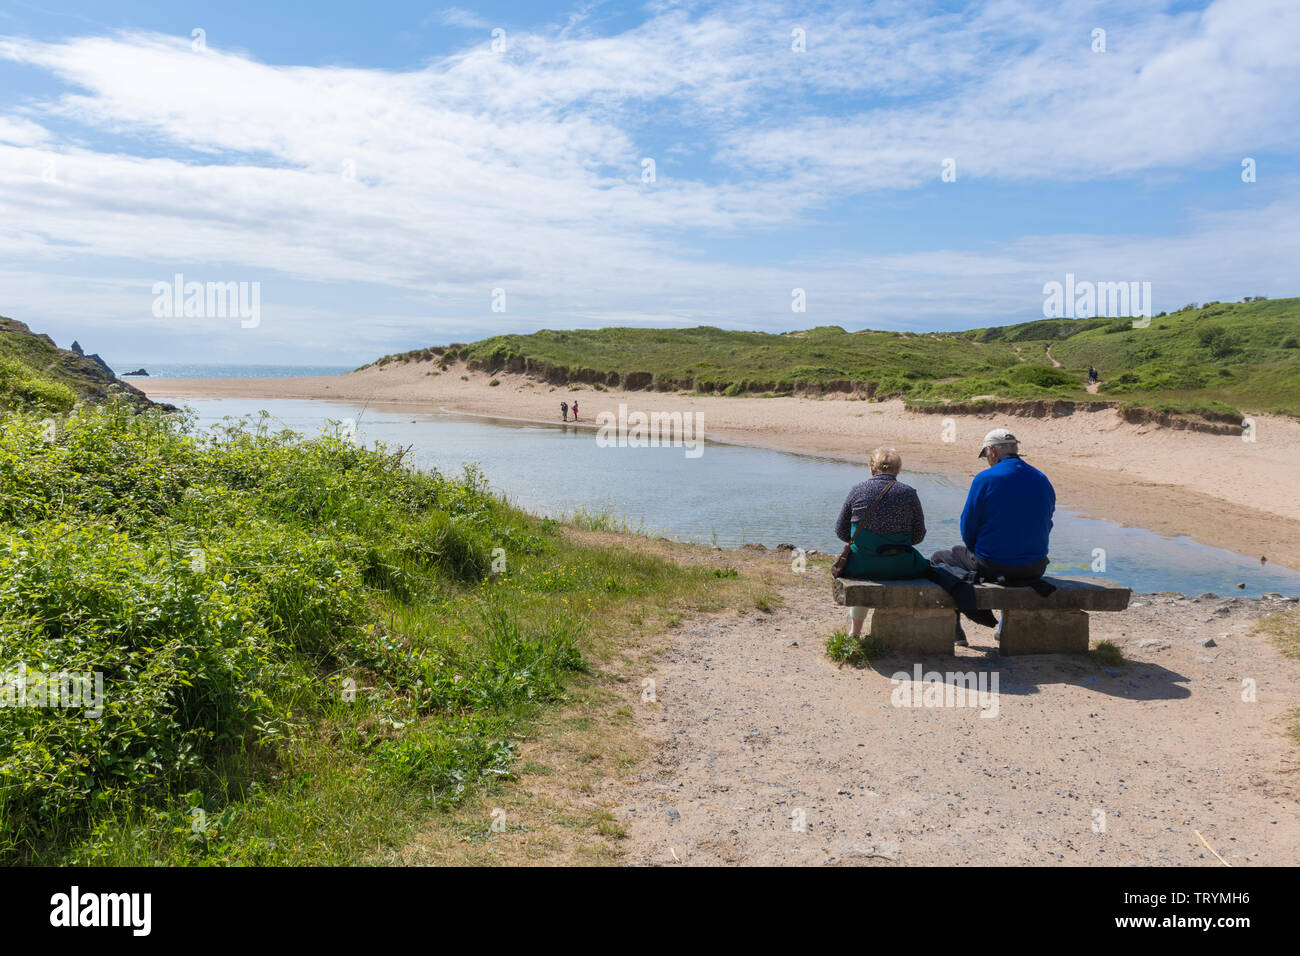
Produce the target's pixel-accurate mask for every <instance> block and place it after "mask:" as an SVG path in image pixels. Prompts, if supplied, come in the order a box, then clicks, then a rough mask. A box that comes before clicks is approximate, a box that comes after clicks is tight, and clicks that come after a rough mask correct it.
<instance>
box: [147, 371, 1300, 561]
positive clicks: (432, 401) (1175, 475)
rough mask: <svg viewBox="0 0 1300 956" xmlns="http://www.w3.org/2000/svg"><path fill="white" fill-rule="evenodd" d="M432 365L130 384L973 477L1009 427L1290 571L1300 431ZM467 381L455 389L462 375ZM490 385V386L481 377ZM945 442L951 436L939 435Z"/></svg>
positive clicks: (1120, 489)
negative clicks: (651, 437)
mask: <svg viewBox="0 0 1300 956" xmlns="http://www.w3.org/2000/svg"><path fill="white" fill-rule="evenodd" d="M436 369H437V367H436V366H435V365H433V364H432V363H411V364H409V365H404V366H393V367H390V368H386V369H369V370H367V371H364V372H357V373H352V374H349V375H339V376H332V377H328V378H301V379H252V378H248V379H206V380H205V379H172V380H167V379H133V380H132V381H133V382H134V383H135V384H136V385H138V386H139V387H140V388H142V389H144V390H145V391H146V392H147V393H148V394H149V395H150V396H152V397H155V398H168V399H173V400H175V399H184V398H187V397H193V398H202V397H211V398H221V397H232V398H322V399H330V400H337V401H348V402H360V403H364V404H370V405H390V406H393V407H403V408H408V409H412V410H420V411H437V410H438V409H440V408H447V409H450V410H455V411H462V412H468V413H476V414H485V415H493V416H498V417H503V418H517V419H522V420H530V421H546V422H551V421H558V419H559V403H560V400H561V399H569V400H572V398H573V397H575V396H576V397H578V399H579V401H580V403H581V406H582V418H583V420H584V421H585V422H588V423H591V422H593V421H594V419H595V417H596V415H597V413H599V412H600V411H603V410H609V411H614V410H616V409H617V407H618V405H619V403H620V402H626V403H627V405H628V407H629V408H630V409H633V410H642V411H684V412H685V411H690V412H694V413H696V414H701V415H703V420H704V424H705V432H706V434H707V435H708V436H709V437H711V438H718V439H723V440H729V441H737V442H742V443H749V444H757V445H765V446H768V447H773V448H781V449H786V450H793V451H805V452H813V453H817V454H827V455H835V456H837V457H843V458H851V459H862V458H864V457H865V456H866V455H867V454H868V453H869V452H870V450H871V448H873V447H875V446H877V445H880V444H892V445H894V446H896V447H897V448H898V450H899V451H900V452H901V453H902V455H903V459H904V467H905V468H911V469H926V470H934V471H943V472H948V473H950V474H955V475H965V476H969V475H973V474H974V473H975V472H976V471H977V470H978V466H979V461H978V459H977V458H976V452H977V450H978V448H979V442H980V439H981V438H982V437H983V435H984V433H985V432H986V431H988V430H989V429H990V428H993V427H995V425H998V424H1009V425H1010V426H1011V427H1012V428H1013V430H1014V431H1015V432H1016V434H1017V435H1018V436H1019V438H1020V439H1021V442H1022V445H1023V451H1024V453H1025V455H1026V457H1027V458H1029V459H1030V460H1031V461H1033V462H1035V463H1036V464H1038V465H1039V467H1042V468H1043V469H1044V470H1045V471H1047V473H1048V474H1049V475H1050V476H1051V478H1052V481H1053V483H1054V484H1055V485H1056V488H1057V491H1058V498H1059V500H1060V501H1061V504H1062V505H1063V506H1064V507H1068V508H1071V509H1072V510H1076V511H1080V512H1083V513H1085V514H1091V515H1095V516H1098V517H1105V518H1109V519H1111V520H1114V521H1119V522H1121V523H1125V524H1131V525H1137V526H1141V527H1146V528H1150V529H1152V530H1155V531H1162V532H1167V533H1182V534H1191V535H1193V536H1195V537H1196V538H1197V539H1198V540H1201V541H1203V542H1206V543H1210V544H1216V545H1219V546H1221V547H1225V548H1228V549H1230V550H1233V551H1237V552H1239V553H1242V554H1249V555H1252V556H1259V555H1263V556H1267V557H1268V559H1269V560H1270V561H1274V562H1276V563H1279V564H1283V565H1287V566H1289V567H1294V568H1300V481H1297V480H1296V475H1297V474H1300V423H1298V422H1294V421H1291V420H1289V419H1285V418H1277V417H1269V416H1262V415H1261V416H1257V417H1256V421H1257V424H1256V429H1255V435H1256V438H1257V440H1256V441H1254V442H1243V441H1242V440H1241V439H1240V438H1238V437H1235V436H1222V435H1207V434H1204V433H1200V432H1190V431H1174V430H1172V429H1167V428H1160V427H1158V426H1154V425H1144V426H1137V425H1130V424H1127V423H1125V422H1124V421H1122V420H1121V419H1120V418H1119V416H1118V415H1116V414H1115V413H1114V412H1113V411H1100V412H1091V413H1086V414H1084V413H1081V414H1075V415H1070V416H1066V417H1064V418H1043V419H1039V418H1007V417H998V416H992V415H956V416H951V422H952V424H951V427H948V428H945V419H944V418H943V416H940V415H923V414H917V413H912V412H907V411H906V410H905V409H904V408H903V406H902V403H901V402H898V401H889V402H878V403H875V402H862V401H848V400H844V399H823V400H818V399H811V398H793V397H792V398H722V397H714V396H693V395H684V394H673V393H664V392H620V391H617V390H611V391H608V392H597V391H594V390H592V389H590V388H578V389H569V388H566V389H562V390H561V389H552V388H551V386H548V385H546V384H545V383H542V382H532V381H530V380H529V379H527V378H526V377H525V376H523V375H508V374H505V373H498V374H497V375H495V376H489V375H486V374H483V373H474V372H466V371H465V370H464V368H463V367H461V366H454V367H453V368H452V369H451V370H450V371H448V372H445V373H442V374H439V375H430V374H429V373H430V372H431V371H436ZM462 375H464V376H466V378H467V379H468V380H467V381H462V380H461V376H462ZM493 378H496V379H498V380H499V383H500V384H499V385H498V386H496V387H492V386H490V385H489V384H488V382H489V381H490V380H491V379H493ZM947 438H951V439H953V440H952V441H947V440H945V439H947Z"/></svg>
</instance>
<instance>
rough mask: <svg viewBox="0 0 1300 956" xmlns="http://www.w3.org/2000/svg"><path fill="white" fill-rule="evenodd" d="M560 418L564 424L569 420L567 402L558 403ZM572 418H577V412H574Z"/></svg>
mask: <svg viewBox="0 0 1300 956" xmlns="http://www.w3.org/2000/svg"><path fill="white" fill-rule="evenodd" d="M560 417H561V418H563V419H564V420H565V421H566V422H567V421H568V420H569V403H568V402H560ZM574 417H577V412H576V411H575V412H574Z"/></svg>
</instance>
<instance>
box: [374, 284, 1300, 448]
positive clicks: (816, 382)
mask: <svg viewBox="0 0 1300 956" xmlns="http://www.w3.org/2000/svg"><path fill="white" fill-rule="evenodd" d="M1049 349H1050V352H1049ZM461 360H463V361H465V362H467V363H469V364H470V365H471V366H472V367H476V368H481V369H485V370H488V371H496V370H500V369H505V370H509V371H517V372H527V373H529V374H532V375H535V376H537V377H538V378H541V379H545V380H548V381H552V382H555V383H557V384H558V383H567V384H574V383H588V384H591V385H592V386H593V387H596V388H605V387H620V388H648V389H660V390H687V391H695V392H703V393H720V394H724V395H742V394H743V395H780V394H792V393H810V394H826V393H851V394H854V395H856V396H858V397H863V398H886V397H902V398H905V399H906V400H907V401H908V402H909V403H914V404H917V405H918V406H923V405H926V404H934V403H939V402H968V401H970V400H971V399H974V398H976V397H978V396H989V397H991V398H992V399H1010V400H1020V401H1025V400H1042V399H1051V400H1065V401H1072V402H1080V403H1086V402H1097V401H1113V402H1118V403H1120V404H1122V405H1127V406H1131V407H1136V408H1141V409H1146V410H1149V411H1150V412H1152V413H1154V414H1155V415H1157V416H1158V415H1162V414H1163V415H1168V414H1175V415H1199V416H1203V417H1205V418H1207V419H1209V420H1211V421H1223V420H1224V419H1232V420H1234V421H1236V422H1238V423H1239V422H1240V418H1241V414H1242V413H1241V411H1240V410H1241V409H1242V408H1247V409H1250V410H1254V411H1264V412H1275V413H1278V414H1285V415H1300V299H1278V300H1273V301H1266V300H1259V301H1256V300H1254V299H1253V298H1252V300H1251V301H1249V302H1239V303H1220V302H1213V303H1207V304H1205V305H1203V306H1188V307H1186V308H1184V309H1181V310H1179V311H1178V312H1175V313H1172V314H1164V313H1162V314H1160V315H1158V316H1155V317H1154V318H1152V319H1151V320H1150V323H1149V324H1148V325H1146V326H1145V327H1140V328H1134V327H1133V321H1132V320H1131V319H1111V318H1090V319H1077V320H1076V319H1047V320H1039V321H1034V322H1022V323H1018V324H1013V325H1006V326H998V327H994V328H987V329H975V330H972V331H969V332H934V333H924V334H918V333H909V332H876V331H870V330H864V331H859V332H846V331H845V330H844V329H842V328H839V327H838V326H826V327H820V328H815V329H809V330H807V331H800V332H789V333H785V334H769V333H762V332H739V331H729V330H724V329H716V328H709V327H700V328H692V329H626V328H611V329H593V330H575V331H569V332H563V331H550V330H543V331H541V332H536V333H533V334H531V335H499V336H494V337H492V338H488V339H483V340H482V341H479V342H474V343H472V344H459V343H457V344H453V345H450V346H438V347H430V348H426V349H419V350H415V351H412V352H406V353H402V354H400V355H392V356H385V357H384V358H382V359H380V360H379V361H378V362H376V363H374V364H375V365H379V366H383V365H388V364H391V363H394V362H412V361H417V362H429V363H432V364H435V365H441V366H443V367H450V366H449V363H451V362H455V361H461ZM1054 362H1057V363H1060V364H1059V367H1058V366H1057V365H1055V364H1053V363H1054ZM1089 365H1095V366H1096V367H1097V368H1098V369H1099V370H1100V372H1101V377H1102V385H1101V389H1100V391H1099V392H1098V393H1097V394H1095V395H1094V394H1090V393H1089V392H1088V391H1087V390H1086V389H1085V387H1084V386H1085V383H1086V381H1087V372H1088V367H1089Z"/></svg>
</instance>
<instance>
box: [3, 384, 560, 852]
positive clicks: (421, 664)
mask: <svg viewBox="0 0 1300 956" xmlns="http://www.w3.org/2000/svg"><path fill="white" fill-rule="evenodd" d="M40 414H41V413H39V412H35V413H30V414H12V415H9V416H8V417H4V418H0V675H6V676H5V677H4V678H0V680H3V681H7V685H8V691H7V693H9V694H10V696H13V695H14V694H15V693H16V692H17V691H16V688H17V686H18V683H19V675H22V679H23V680H25V681H30V682H31V683H32V684H33V686H37V685H38V684H39V682H40V678H41V675H52V674H59V673H62V672H71V673H82V672H90V673H98V674H100V675H101V680H102V690H103V707H102V713H100V714H99V715H98V716H93V715H88V714H87V708H86V707H84V706H82V707H76V708H52V707H44V706H42V707H18V706H6V707H2V708H0V860H6V859H31V858H32V855H33V854H34V853H36V852H37V850H38V848H39V847H40V846H42V845H44V844H46V843H48V842H50V841H55V842H58V841H59V840H62V839H66V837H64V836H63V834H66V833H69V832H88V831H89V830H93V829H94V827H95V824H94V821H95V820H97V819H106V816H105V815H109V816H112V815H119V814H124V815H126V817H128V818H129V817H131V815H132V814H134V813H136V812H137V810H138V808H141V807H147V806H153V805H164V804H166V803H167V801H168V800H170V799H172V798H173V797H174V795H175V794H177V793H180V792H185V791H188V790H191V789H193V788H196V787H199V788H202V787H206V786H208V785H210V784H211V783H212V775H213V773H214V768H215V767H218V766H220V765H221V764H222V762H223V761H227V760H230V759H236V758H238V759H244V760H248V759H266V760H270V761H272V762H274V760H275V759H277V755H278V754H279V753H280V752H281V748H282V747H285V746H288V744H289V743H290V742H291V741H292V740H293V739H295V738H294V734H295V728H297V727H298V726H299V724H300V723H301V722H302V720H303V719H304V717H306V716H307V715H309V714H310V713H312V712H313V711H316V710H318V709H319V708H321V707H324V706H325V705H326V702H327V700H329V699H332V697H331V695H333V694H335V693H336V692H337V690H336V687H335V684H334V683H333V682H332V681H331V680H330V679H329V675H331V674H337V673H338V672H339V671H340V670H347V669H349V668H364V669H366V671H367V672H368V673H370V674H371V675H372V679H376V680H379V681H380V682H381V683H382V684H383V685H384V686H386V687H387V688H389V693H394V692H397V693H401V694H403V695H407V696H408V697H409V700H410V706H415V707H416V708H417V709H423V710H425V711H430V712H438V713H446V714H448V715H449V719H450V715H453V714H454V715H456V716H455V721H456V723H455V726H454V727H452V726H449V727H448V728H447V729H446V730H445V731H444V730H441V729H433V728H425V729H424V730H423V731H422V734H423V735H424V736H423V737H421V738H420V740H418V741H412V742H408V743H406V744H403V745H401V747H405V748H406V749H408V750H410V751H411V752H412V753H416V752H423V750H425V749H428V748H430V747H432V748H433V751H431V753H433V752H436V754H437V755H441V756H436V759H435V758H434V757H427V755H426V757H425V758H420V759H424V760H432V761H433V764H430V766H433V765H434V764H436V765H437V766H441V767H444V768H449V769H447V773H450V774H452V775H453V776H454V775H455V774H457V773H459V774H460V775H461V778H462V779H463V780H464V781H472V779H475V775H476V774H477V773H478V772H479V770H476V769H475V768H479V769H480V770H481V769H483V768H495V767H496V766H497V763H498V761H497V758H498V757H499V756H500V755H501V754H502V753H505V751H500V752H498V751H495V750H493V748H492V746H491V745H490V744H491V739H494V738H493V734H497V733H498V730H496V729H493V728H491V727H489V726H488V724H487V723H484V722H479V723H475V721H476V720H478V717H476V716H475V714H476V709H480V708H481V709H483V710H484V711H485V712H487V713H489V715H490V714H492V713H499V712H501V710H502V708H504V707H508V706H509V705H510V704H511V703H512V702H519V701H535V700H546V699H552V698H554V697H555V696H556V695H558V693H559V675H561V674H562V673H564V672H565V671H566V670H572V669H574V668H576V667H580V666H581V658H580V657H578V655H577V651H576V650H575V644H574V642H573V640H572V637H571V635H569V634H567V633H566V632H562V631H555V630H551V631H547V632H543V633H540V634H539V633H533V632H527V633H524V632H523V631H521V630H520V628H519V626H518V625H517V623H515V622H514V621H513V620H512V619H511V618H510V617H509V616H508V615H498V616H497V617H493V618H492V619H491V620H487V621H485V625H484V636H483V638H482V639H481V640H478V641H468V642H461V643H460V644H457V645H455V646H448V647H446V648H444V649H443V652H442V653H438V654H434V653H430V652H428V651H420V652H413V651H412V649H411V647H410V646H409V645H408V644H407V643H406V642H404V641H398V640H394V639H393V637H392V636H391V635H390V634H389V633H388V630H387V629H386V628H385V627H383V626H382V625H381V624H380V623H378V622H377V621H376V617H375V602H376V601H380V600H383V601H387V602H396V603H395V604H394V606H400V605H401V602H402V601H404V600H407V599H410V598H412V597H413V596H414V595H416V594H417V593H418V594H424V595H427V594H428V593H430V591H431V589H432V590H434V591H436V589H438V588H440V587H446V588H458V587H473V586H475V585H477V583H478V582H480V581H482V580H483V579H484V578H485V577H486V575H487V573H488V570H489V568H490V566H491V562H492V549H493V546H494V544H495V545H498V546H500V547H502V548H508V549H509V550H510V552H511V553H512V554H513V555H514V556H515V557H516V559H518V558H519V557H521V556H524V555H528V554H534V553H539V552H541V551H543V550H545V549H546V548H547V547H549V546H550V545H549V544H548V540H547V533H546V531H545V529H541V530H539V529H537V528H535V527H534V526H533V525H531V524H530V523H529V521H528V520H527V519H525V518H524V516H522V515H520V514H518V513H517V512H514V511H513V510H512V509H510V508H509V507H508V506H506V505H505V504H504V503H503V502H501V501H500V500H499V499H497V498H495V497H494V496H493V495H492V494H491V493H490V491H489V489H488V488H487V485H486V482H485V481H484V480H483V477H482V475H481V474H479V473H478V471H477V470H475V469H473V468H470V469H467V470H466V471H465V473H464V474H463V475H462V476H461V477H459V478H457V479H450V478H447V477H444V476H442V475H439V474H436V473H423V472H418V471H415V470H414V469H413V468H411V467H410V465H409V464H408V463H407V462H406V461H405V458H404V456H403V454H402V453H401V452H391V451H389V450H387V449H384V448H382V447H379V446H376V447H374V448H362V447H359V446H356V445H354V444H352V443H350V442H348V441H345V440H343V439H341V438H340V437H338V436H337V435H325V436H321V437H318V438H312V439H302V438H299V437H297V436H294V435H291V434H289V433H285V432H273V431H271V429H270V428H269V427H268V424H267V421H266V420H265V419H262V420H261V421H242V422H236V423H232V424H229V425H228V426H226V427H225V428H223V429H220V430H218V431H217V433H216V434H215V435H203V434H200V433H198V432H197V431H195V430H194V429H193V423H192V422H190V421H188V420H186V419H179V420H171V419H168V418H167V417H166V416H164V415H162V414H161V413H158V412H150V413H146V414H137V413H136V412H135V410H134V409H133V408H131V407H129V406H126V405H124V404H118V405H112V406H107V407H102V408H95V407H87V408H82V409H80V410H78V411H76V412H73V413H71V414H69V415H67V416H65V417H61V418H57V419H48V418H41V417H40ZM552 533H553V532H552ZM426 600H427V598H426ZM332 688H334V689H332ZM5 692H6V691H5V690H4V688H3V687H0V693H5ZM92 709H93V708H92ZM484 720H487V718H486V717H485V718H484ZM475 728H477V729H475ZM470 730H473V731H474V732H473V734H472V736H473V739H472V740H469V741H467V740H466V739H465V738H464V734H465V733H468V732H469V731H470ZM425 738H427V739H425ZM430 741H432V743H431V742H430ZM449 741H450V742H449ZM393 746H394V747H397V750H398V751H400V750H401V747H398V745H393ZM384 752H385V753H386V752H387V751H384ZM396 752H397V751H395V753H396ZM240 755H244V756H243V757H240ZM258 755H264V757H259V756H258ZM396 760H397V758H396V757H395V756H394V757H393V758H392V761H389V758H388V757H384V758H382V759H381V760H380V761H379V763H380V764H384V763H385V761H389V762H393V761H396ZM398 762H400V761H398ZM417 763H418V761H417ZM394 765H396V764H394ZM413 772H414V771H413ZM420 773H426V775H427V774H431V773H433V771H423V770H422V771H420ZM434 775H435V776H436V774H434ZM439 779H440V780H441V779H442V778H441V777H440V778H439ZM453 789H454V788H453Z"/></svg>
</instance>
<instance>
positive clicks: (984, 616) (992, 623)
mask: <svg viewBox="0 0 1300 956" xmlns="http://www.w3.org/2000/svg"><path fill="white" fill-rule="evenodd" d="M962 613H963V614H965V615H966V616H967V617H968V618H970V619H971V620H972V621H974V622H975V623H976V624H982V625H983V626H984V627H997V626H998V619H997V618H996V617H994V616H993V612H992V611H985V610H982V609H979V608H977V609H975V610H974V611H962Z"/></svg>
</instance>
